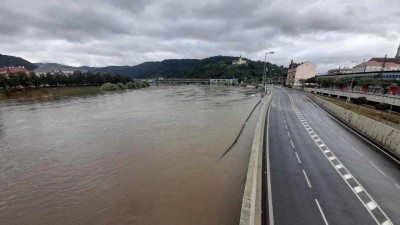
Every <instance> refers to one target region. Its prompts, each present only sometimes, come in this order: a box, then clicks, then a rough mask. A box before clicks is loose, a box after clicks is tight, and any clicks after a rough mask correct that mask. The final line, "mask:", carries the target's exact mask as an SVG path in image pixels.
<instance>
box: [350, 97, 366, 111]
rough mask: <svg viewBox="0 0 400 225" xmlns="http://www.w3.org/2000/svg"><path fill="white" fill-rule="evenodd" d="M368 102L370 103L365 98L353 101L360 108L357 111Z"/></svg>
mask: <svg viewBox="0 0 400 225" xmlns="http://www.w3.org/2000/svg"><path fill="white" fill-rule="evenodd" d="M367 102H368V101H367V99H366V98H365V97H358V98H354V99H353V103H354V104H357V106H358V107H357V109H359V108H360V105H363V104H365V103H367Z"/></svg>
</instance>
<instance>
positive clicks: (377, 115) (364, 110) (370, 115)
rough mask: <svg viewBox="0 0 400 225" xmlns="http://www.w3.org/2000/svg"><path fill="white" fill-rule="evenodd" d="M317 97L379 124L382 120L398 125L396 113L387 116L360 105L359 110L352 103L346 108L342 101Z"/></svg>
mask: <svg viewBox="0 0 400 225" xmlns="http://www.w3.org/2000/svg"><path fill="white" fill-rule="evenodd" d="M317 96H318V97H320V98H322V99H324V100H325V101H328V102H330V103H332V104H335V105H337V106H340V107H342V108H345V109H347V110H350V111H352V112H355V113H357V114H360V115H362V116H365V117H368V118H371V119H373V120H377V121H379V122H382V120H387V121H390V122H392V123H395V124H397V125H400V114H398V113H396V112H392V113H391V114H390V115H389V111H382V112H381V111H379V110H376V109H374V108H370V107H366V106H363V105H360V108H358V105H356V104H353V103H348V104H347V106H346V103H345V102H344V101H342V100H339V99H337V98H332V97H326V96H320V95H317ZM396 128H397V129H398V128H399V126H396Z"/></svg>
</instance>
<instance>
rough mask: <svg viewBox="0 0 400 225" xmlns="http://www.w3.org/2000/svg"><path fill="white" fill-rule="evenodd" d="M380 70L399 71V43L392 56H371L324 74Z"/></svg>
mask: <svg viewBox="0 0 400 225" xmlns="http://www.w3.org/2000/svg"><path fill="white" fill-rule="evenodd" d="M381 71H400V45H399V47H398V48H397V53H396V55H395V57H394V58H387V57H386V56H385V57H384V58H371V59H370V60H368V61H366V62H365V61H364V62H362V63H360V64H357V65H356V66H354V67H353V68H351V69H350V68H347V67H343V68H340V67H339V69H331V70H329V71H328V72H327V74H326V75H335V74H350V73H365V72H381Z"/></svg>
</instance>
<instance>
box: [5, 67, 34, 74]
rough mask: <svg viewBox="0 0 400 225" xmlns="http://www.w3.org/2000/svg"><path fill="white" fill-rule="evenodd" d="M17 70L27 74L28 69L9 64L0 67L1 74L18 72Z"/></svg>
mask: <svg viewBox="0 0 400 225" xmlns="http://www.w3.org/2000/svg"><path fill="white" fill-rule="evenodd" d="M18 72H22V73H26V74H28V73H29V72H30V71H29V70H27V69H26V68H25V67H24V66H10V67H4V68H0V73H3V74H10V73H18Z"/></svg>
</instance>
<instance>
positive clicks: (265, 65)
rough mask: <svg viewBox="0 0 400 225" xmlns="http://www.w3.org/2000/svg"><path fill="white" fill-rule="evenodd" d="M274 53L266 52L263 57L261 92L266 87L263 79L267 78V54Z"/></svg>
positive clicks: (264, 90)
mask: <svg viewBox="0 0 400 225" xmlns="http://www.w3.org/2000/svg"><path fill="white" fill-rule="evenodd" d="M268 54H274V52H266V53H265V59H264V76H263V92H264V93H265V92H266V90H267V88H266V87H265V85H266V84H265V80H266V79H267V55H268Z"/></svg>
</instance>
